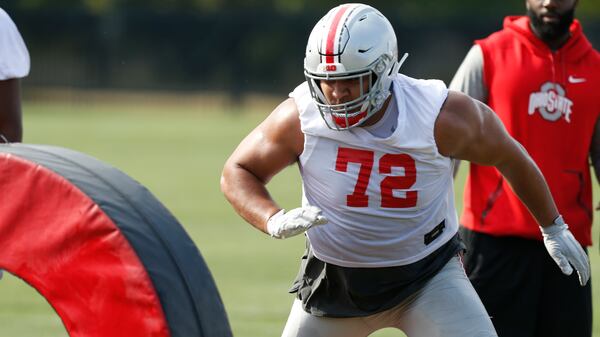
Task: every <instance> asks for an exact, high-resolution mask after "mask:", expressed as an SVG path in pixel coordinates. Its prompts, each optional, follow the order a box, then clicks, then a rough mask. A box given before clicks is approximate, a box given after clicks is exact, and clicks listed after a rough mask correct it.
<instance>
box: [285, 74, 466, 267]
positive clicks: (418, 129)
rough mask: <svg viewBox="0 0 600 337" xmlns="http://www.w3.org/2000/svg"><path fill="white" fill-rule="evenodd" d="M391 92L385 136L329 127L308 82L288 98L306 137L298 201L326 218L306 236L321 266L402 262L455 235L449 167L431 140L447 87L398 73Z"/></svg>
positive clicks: (454, 214)
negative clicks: (391, 127)
mask: <svg viewBox="0 0 600 337" xmlns="http://www.w3.org/2000/svg"><path fill="white" fill-rule="evenodd" d="M392 94H393V95H395V102H396V104H395V105H396V106H395V108H397V109H398V111H397V115H398V122H397V127H396V130H395V131H394V132H393V133H392V134H391V136H389V137H387V138H377V137H375V136H373V135H371V134H370V133H369V132H368V131H366V130H364V129H363V128H361V127H355V128H352V129H350V130H347V131H334V130H331V129H329V128H328V127H327V126H326V125H325V122H324V121H323V119H322V118H321V115H320V113H319V111H318V109H317V107H316V105H315V104H314V103H313V101H312V98H311V95H310V92H309V88H308V85H307V84H306V83H303V84H301V85H300V86H298V87H297V88H296V89H295V90H294V91H293V92H292V93H291V94H290V97H292V98H294V100H295V102H296V104H297V106H298V109H299V112H300V121H301V127H302V132H303V133H304V135H305V136H304V137H305V140H304V151H303V152H302V154H301V155H300V160H299V167H300V173H301V176H302V181H303V186H302V187H303V198H302V199H303V200H302V203H303V205H304V206H306V205H313V206H317V207H319V208H321V209H322V210H323V214H324V215H325V216H326V217H327V219H328V220H329V223H327V224H325V225H323V226H316V227H314V228H311V229H309V230H308V232H307V236H308V239H309V241H310V244H311V245H312V248H313V250H314V254H315V256H316V257H318V258H319V259H321V260H323V261H325V262H328V263H332V264H336V265H340V266H344V267H390V266H401V265H406V264H409V263H413V262H416V261H418V260H420V259H422V258H424V257H425V256H427V255H429V254H430V253H432V252H433V251H434V250H436V249H437V248H439V247H440V246H442V245H443V244H444V243H446V242H447V241H448V240H449V239H450V238H451V237H452V236H453V235H454V234H456V232H457V230H458V219H457V216H456V209H455V206H454V188H453V177H452V171H453V163H452V160H451V159H450V158H448V157H444V156H442V155H440V154H439V153H438V149H437V146H436V143H435V139H434V135H433V127H434V123H435V120H436V118H437V116H438V114H439V111H440V109H441V106H442V104H443V103H444V101H445V99H446V97H447V95H448V90H447V88H446V86H445V85H444V83H443V82H441V81H437V80H417V79H413V78H410V77H407V76H404V75H400V74H399V75H398V76H397V77H396V79H395V80H394V82H393V85H392ZM393 108H394V107H393ZM436 228H437V229H436ZM442 228H443V230H441V232H440V229H442Z"/></svg>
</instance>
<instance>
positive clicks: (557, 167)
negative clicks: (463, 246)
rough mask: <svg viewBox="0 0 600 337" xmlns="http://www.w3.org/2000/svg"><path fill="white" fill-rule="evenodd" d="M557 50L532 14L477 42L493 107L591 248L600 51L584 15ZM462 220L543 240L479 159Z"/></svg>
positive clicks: (495, 232) (473, 225)
mask: <svg viewBox="0 0 600 337" xmlns="http://www.w3.org/2000/svg"><path fill="white" fill-rule="evenodd" d="M570 30H571V38H570V39H569V40H568V42H567V43H566V44H565V45H564V46H563V47H561V48H560V49H559V50H558V51H555V52H552V51H551V50H550V49H549V48H548V47H547V46H546V44H544V43H543V42H542V41H541V40H539V39H538V38H537V37H536V36H535V35H534V34H533V33H532V32H531V29H530V28H529V19H528V18H527V17H507V18H506V19H505V20H504V29H503V30H501V31H498V32H496V33H494V34H492V35H490V36H489V37H487V38H485V39H483V40H478V41H476V43H477V44H479V46H481V49H482V51H483V60H484V83H485V85H486V87H487V88H488V92H489V96H488V97H489V98H488V102H487V103H488V105H489V106H490V107H491V108H492V109H493V110H494V111H496V113H497V114H498V116H499V117H500V119H501V120H502V122H503V123H504V125H505V126H506V128H507V130H508V132H509V133H510V134H511V135H512V136H513V137H514V138H515V139H516V140H517V141H519V142H520V143H521V144H522V145H523V146H524V147H525V149H527V151H528V152H529V154H530V155H531V157H532V158H533V160H535V162H536V163H537V165H538V166H539V168H540V170H541V171H542V173H543V174H544V176H545V178H546V180H547V182H548V185H549V187H550V190H551V192H552V195H553V196H554V200H555V202H556V204H557V206H558V210H559V212H560V213H561V214H562V215H563V217H564V219H565V221H566V222H567V224H569V227H570V229H571V231H572V232H573V234H574V235H575V237H576V238H577V240H578V241H579V242H580V243H582V244H583V245H586V246H589V245H591V243H592V240H591V224H592V215H593V206H592V191H591V177H590V164H589V160H588V158H589V148H590V143H591V139H592V134H593V131H594V125H595V122H596V120H597V118H598V115H599V114H600V100H599V99H598V98H597V96H598V94H599V93H600V92H599V91H598V90H599V89H600V54H599V53H598V52H597V51H595V50H594V49H593V48H592V46H591V44H590V43H589V41H588V40H587V39H586V37H585V36H584V35H583V33H582V29H581V25H580V24H579V22H578V21H577V20H575V21H574V22H573V24H572V25H571V28H570ZM461 223H462V224H463V225H464V226H466V227H467V228H470V229H472V230H474V231H478V232H484V233H488V234H491V235H512V236H520V237H525V238H533V239H541V234H540V231H539V229H538V225H537V223H536V221H535V219H534V218H533V217H532V216H531V214H530V213H529V211H528V210H527V208H526V207H525V206H524V205H523V204H522V203H521V201H520V200H519V198H518V197H517V196H516V195H515V194H514V193H513V192H512V190H511V188H510V186H509V185H508V183H507V182H506V181H505V180H504V179H503V178H502V176H501V175H500V174H499V172H498V171H497V170H496V169H495V168H494V167H486V166H480V165H475V164H471V167H470V171H469V176H468V178H467V184H466V186H465V193H464V211H463V214H462V217H461Z"/></svg>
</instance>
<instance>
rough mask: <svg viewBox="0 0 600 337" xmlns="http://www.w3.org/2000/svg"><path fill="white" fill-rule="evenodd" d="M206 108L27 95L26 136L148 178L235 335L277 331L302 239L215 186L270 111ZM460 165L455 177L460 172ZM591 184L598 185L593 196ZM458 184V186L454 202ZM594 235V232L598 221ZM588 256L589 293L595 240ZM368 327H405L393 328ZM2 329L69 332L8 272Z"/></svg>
mask: <svg viewBox="0 0 600 337" xmlns="http://www.w3.org/2000/svg"><path fill="white" fill-rule="evenodd" d="M206 110H208V109H206V108H203V107H202V106H197V107H194V106H190V105H187V104H186V105H181V106H178V105H177V104H175V105H173V104H170V105H160V104H151V105H148V104H145V105H144V104H132V103H127V104H116V103H94V104H87V103H86V102H80V103H73V102H72V103H69V104H62V103H56V102H44V103H41V102H39V101H37V102H28V103H26V104H25V107H24V112H25V116H24V119H25V121H24V122H25V142H27V143H34V144H50V145H57V146H62V147H67V148H71V149H74V150H77V151H81V152H84V153H87V154H89V155H92V156H94V157H96V158H98V159H100V160H102V161H104V162H106V163H109V164H111V165H113V166H115V167H117V168H119V169H121V170H122V171H124V172H125V173H127V174H128V175H130V176H131V177H133V178H134V179H136V180H138V181H139V182H141V183H142V184H143V185H145V186H146V187H148V188H149V189H150V191H152V192H153V193H154V195H155V196H157V197H158V199H159V200H161V201H162V202H163V204H164V205H165V206H166V207H167V208H169V209H170V210H171V212H172V213H173V214H174V215H175V216H176V217H177V218H178V219H179V221H180V222H181V223H182V224H183V225H184V227H185V228H186V229H187V231H188V233H189V234H190V235H191V237H192V238H193V240H194V242H195V243H196V245H197V246H198V247H199V249H200V251H201V252H202V255H203V256H204V258H205V259H206V261H207V263H208V265H209V267H210V269H211V271H212V273H213V276H214V278H215V280H216V283H217V285H218V287H219V290H220V293H221V296H222V298H223V301H224V303H225V307H226V309H227V313H228V315H229V320H230V323H231V326H232V329H233V331H234V335H235V336H236V337H266V336H279V335H280V333H281V330H282V328H283V325H284V323H285V320H286V318H287V314H288V310H289V308H290V304H291V302H292V300H293V297H292V296H291V295H289V294H287V289H288V287H289V285H290V282H291V280H292V279H293V277H294V276H295V274H296V271H297V267H298V263H297V262H298V258H299V256H300V254H301V253H302V250H303V239H302V238H292V239H288V240H284V241H279V240H273V239H271V238H269V237H267V236H266V235H262V234H261V233H259V232H258V231H256V230H254V229H253V228H251V226H250V225H248V224H246V223H244V222H243V221H242V220H241V219H240V218H238V217H237V215H236V214H234V212H233V211H232V209H231V208H230V206H229V204H227V202H226V201H225V199H224V198H223V197H222V195H221V193H220V190H219V177H220V172H221V168H222V165H223V163H224V161H225V159H226V158H227V157H228V155H229V153H231V151H232V150H233V149H234V147H235V146H236V145H237V144H238V143H239V141H240V140H241V139H242V137H243V136H244V135H245V134H246V133H247V132H248V131H250V130H251V129H252V128H253V127H254V126H255V125H256V124H257V123H258V121H260V120H261V119H262V118H264V116H265V114H266V113H267V112H268V110H266V111H261V112H246V113H234V112H229V113H225V112H219V111H213V110H214V109H210V110H211V111H206ZM463 166H465V165H463ZM463 168H464V167H463ZM461 171H462V174H461V180H459V182H457V185H458V186H462V182H461V181H462V179H464V170H461ZM297 181H299V175H298V173H297V169H296V168H295V167H290V168H289V169H287V170H286V171H284V172H283V173H282V175H280V176H278V177H277V178H276V179H274V181H273V182H272V183H271V184H270V186H269V187H270V189H271V191H272V194H273V195H274V196H275V197H276V198H277V200H279V201H280V204H281V205H282V206H283V207H288V208H289V207H296V206H297V205H299V203H300V186H299V184H297V183H296V182H297ZM597 190H598V189H597V186H596V188H595V191H594V192H595V196H596V197H595V200H596V201H597V200H598V197H597V196H598V193H597ZM461 191H462V188H458V191H457V196H458V197H457V201H458V203H459V207H460V201H461V198H460V194H461V193H460V192H461ZM594 238H596V239H597V238H598V223H597V221H596V222H595V234H594ZM1 249H2V247H0V253H1ZM590 255H591V258H592V265H593V269H594V271H593V288H594V290H596V291H595V293H596V294H597V290H598V289H599V286H600V281H599V280H600V266H599V264H600V258H599V253H598V248H597V243H596V246H594V247H593V248H592V249H591V250H590ZM594 299H595V300H594V305H595V307H596V308H600V301H599V300H598V296H595V297H594ZM565 310H568V308H565ZM598 312H599V310H598V309H597V310H595V313H596V314H595V328H594V336H595V337H600V314H598ZM375 335H376V336H377V337H390V336H403V335H402V334H401V333H399V332H396V331H391V330H386V331H382V332H378V333H376V334H375ZM375 335H374V336H375ZM4 336H6V337H8V336H19V337H44V336H67V334H66V332H65V330H64V328H63V326H62V323H61V322H60V319H59V318H58V316H57V315H56V314H55V313H54V312H53V311H52V309H51V307H50V306H49V305H48V304H47V303H46V302H45V300H44V299H43V298H42V297H41V296H40V295H39V294H37V292H36V291H35V290H33V289H32V288H30V287H29V286H27V285H26V284H25V283H24V282H22V281H20V280H19V279H17V278H15V277H12V276H10V275H7V276H5V277H4V278H3V279H2V280H0V337H4Z"/></svg>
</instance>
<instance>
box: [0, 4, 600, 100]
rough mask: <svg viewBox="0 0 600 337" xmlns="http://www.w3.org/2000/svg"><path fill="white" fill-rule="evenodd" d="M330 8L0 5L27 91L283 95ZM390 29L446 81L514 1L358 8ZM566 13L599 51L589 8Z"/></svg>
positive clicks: (409, 68) (599, 13)
mask: <svg viewBox="0 0 600 337" xmlns="http://www.w3.org/2000/svg"><path fill="white" fill-rule="evenodd" d="M339 3H340V2H339V1H331V0H321V1H305V0H171V1H163V0H8V1H2V3H1V4H0V6H1V7H3V8H4V9H5V10H6V11H7V12H8V13H9V14H10V15H11V16H12V17H13V20H14V21H15V22H16V23H17V25H18V26H19V29H20V30H21V32H22V35H23V36H24V39H25V41H26V43H27V45H28V47H29V49H30V53H31V59H32V68H31V74H30V76H29V77H28V78H27V79H25V80H24V83H23V84H24V87H25V94H26V95H27V93H28V90H27V89H28V88H48V87H60V88H65V87H66V88H77V89H116V90H122V89H128V90H166V91H177V92H191V93H194V92H198V91H202V92H219V93H226V95H227V96H228V97H229V98H230V99H232V100H233V102H242V101H243V100H244V97H245V96H247V94H249V93H266V94H276V95H285V94H287V92H289V91H290V90H291V89H292V88H293V87H294V86H295V85H297V84H298V83H300V82H301V81H303V75H302V61H303V57H304V48H305V44H306V40H307V38H308V34H309V33H310V29H311V28H312V26H313V25H314V24H315V22H316V21H317V20H318V19H319V18H320V17H321V16H322V15H323V14H324V13H325V12H326V11H327V10H328V9H330V8H331V7H333V6H335V5H338V4H339ZM369 4H371V5H373V6H374V7H376V8H378V9H380V10H381V11H382V12H383V13H384V14H385V15H386V16H387V17H388V19H390V21H391V22H392V24H393V25H394V27H395V29H396V33H397V37H398V41H399V47H400V52H401V53H402V52H408V53H409V54H410V55H411V57H409V58H408V60H407V62H406V63H405V65H404V66H403V68H402V72H403V73H405V74H407V75H410V76H413V77H419V78H439V79H442V80H444V81H445V82H446V83H448V82H449V81H450V79H451V77H452V75H453V74H454V71H455V70H456V68H457V67H458V65H459V64H460V62H461V61H462V58H463V57H464V55H465V53H466V52H467V50H468V48H469V47H470V45H471V44H472V41H473V40H474V39H477V38H481V37H484V36H486V35H488V34H490V33H491V32H493V31H495V30H498V29H499V28H501V26H502V20H503V17H504V16H506V15H517V14H522V13H524V10H525V1H524V0H520V1H516V0H488V1H485V2H483V1H477V0H420V1H383V0H378V1H370V2H369ZM577 17H578V18H579V19H580V20H581V21H582V23H583V26H584V32H585V33H586V34H587V36H588V38H589V39H590V40H591V41H592V44H594V45H595V46H596V48H598V45H599V44H600V0H593V1H591V0H582V1H580V4H579V7H578V10H577Z"/></svg>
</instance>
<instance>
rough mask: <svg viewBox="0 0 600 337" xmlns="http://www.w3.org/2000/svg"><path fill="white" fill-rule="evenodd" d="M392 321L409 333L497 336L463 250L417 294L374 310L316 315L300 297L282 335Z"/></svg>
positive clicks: (332, 332) (319, 334)
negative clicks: (464, 261) (468, 273)
mask: <svg viewBox="0 0 600 337" xmlns="http://www.w3.org/2000/svg"><path fill="white" fill-rule="evenodd" d="M389 327H392V328H397V329H400V330H402V331H404V333H405V334H406V335H407V336H408V337H442V336H443V337H497V334H496V331H495V330H494V326H493V325H492V321H491V320H490V318H489V316H488V314H487V312H486V310H485V308H484V306H483V304H482V303H481V300H480V299H479V297H478V296H477V293H476V292H475V290H474V289H473V286H472V285H471V282H470V281H469V279H468V278H467V276H466V275H465V272H464V269H463V266H462V262H461V261H460V258H459V257H458V256H456V257H454V258H452V259H451V260H450V261H449V262H448V263H447V264H446V265H445V266H444V268H442V270H440V271H439V272H438V274H437V275H435V276H434V277H433V278H432V279H431V280H430V281H429V282H427V284H426V285H425V287H423V289H421V290H420V291H418V292H417V293H416V294H414V295H412V296H410V297H409V298H407V299H406V300H404V301H403V302H402V303H400V304H399V305H397V306H396V307H394V308H392V309H389V310H387V311H383V312H380V313H378V314H374V315H371V316H366V317H352V318H329V317H317V316H312V315H310V314H309V313H307V312H305V311H304V310H303V309H302V302H301V301H299V300H298V299H296V300H294V304H293V306H292V311H291V312H290V316H289V318H288V321H287V324H286V326H285V329H284V330H283V334H282V337H366V336H368V335H370V334H371V333H373V332H375V331H377V330H380V329H383V328H389Z"/></svg>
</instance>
